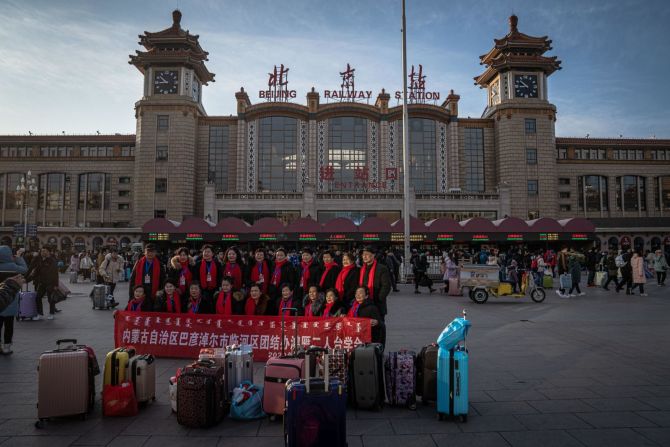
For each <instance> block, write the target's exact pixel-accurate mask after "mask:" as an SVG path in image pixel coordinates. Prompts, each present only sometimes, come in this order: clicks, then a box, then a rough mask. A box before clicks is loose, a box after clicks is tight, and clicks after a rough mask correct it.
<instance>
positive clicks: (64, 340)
mask: <svg viewBox="0 0 670 447" xmlns="http://www.w3.org/2000/svg"><path fill="white" fill-rule="evenodd" d="M63 343H70V344H71V345H76V344H77V339H76V338H61V339H60V340H56V346H60V345H62V344H63Z"/></svg>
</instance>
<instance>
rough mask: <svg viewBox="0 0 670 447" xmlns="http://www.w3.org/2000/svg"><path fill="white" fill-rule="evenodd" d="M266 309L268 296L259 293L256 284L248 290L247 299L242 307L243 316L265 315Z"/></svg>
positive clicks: (259, 290)
mask: <svg viewBox="0 0 670 447" xmlns="http://www.w3.org/2000/svg"><path fill="white" fill-rule="evenodd" d="M267 307H268V296H267V295H264V294H263V293H261V288H260V287H258V284H253V285H252V286H251V288H250V289H249V298H247V303H246V305H245V306H244V314H245V315H266V312H267Z"/></svg>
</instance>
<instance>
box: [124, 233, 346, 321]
mask: <svg viewBox="0 0 670 447" xmlns="http://www.w3.org/2000/svg"><path fill="white" fill-rule="evenodd" d="M301 257H302V261H301V263H300V265H299V266H298V267H297V268H296V267H294V265H293V264H292V263H291V262H290V261H289V259H288V258H287V256H286V250H285V249H283V248H279V249H277V250H275V253H274V257H273V258H271V257H270V256H268V254H267V253H266V252H265V250H264V249H260V248H259V249H257V250H256V251H255V252H254V253H253V257H252V258H251V259H249V260H248V261H247V262H245V261H244V259H243V258H242V255H241V254H240V251H239V250H238V249H237V248H236V247H231V248H229V249H228V250H226V252H225V254H224V256H223V262H220V261H219V259H217V258H216V257H215V256H214V250H213V248H212V247H211V246H210V245H204V246H203V247H202V249H201V254H200V256H199V257H198V258H197V259H195V258H193V257H191V256H190V254H189V251H188V249H187V248H179V249H177V250H176V252H175V255H174V256H173V257H172V258H171V259H170V261H169V262H168V265H167V268H166V269H164V271H165V274H164V280H163V281H162V285H161V287H160V289H159V290H156V289H157V288H158V287H157V284H156V285H154V284H152V287H151V288H149V287H146V286H145V287H143V286H142V284H141V283H139V284H138V285H131V299H130V301H129V304H128V307H127V309H128V310H143V311H150V310H153V311H156V312H173V313H193V314H219V315H281V312H282V311H283V309H286V308H292V309H297V310H298V315H305V316H310V317H324V318H328V317H334V316H340V315H347V313H349V312H350V309H351V308H352V305H355V295H356V289H357V287H358V286H359V269H358V267H356V264H355V258H354V256H353V255H352V254H351V253H344V255H343V256H342V258H341V261H340V262H339V263H338V262H336V260H335V257H334V255H333V253H332V252H330V251H326V252H323V254H322V257H321V259H320V260H319V259H316V258H315V256H314V252H313V251H312V250H311V249H309V248H306V249H304V250H303V251H302V253H301ZM154 259H156V261H155V262H157V258H154ZM138 264H139V262H138ZM152 268H153V266H152ZM156 268H158V267H156ZM161 268H162V267H161ZM160 271H163V270H160ZM149 273H150V272H149ZM138 274H139V272H138ZM154 282H157V281H154ZM147 284H148V283H147ZM149 293H151V294H152V295H154V296H152V297H147V295H148V294H149Z"/></svg>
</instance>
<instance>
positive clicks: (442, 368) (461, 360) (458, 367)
mask: <svg viewBox="0 0 670 447" xmlns="http://www.w3.org/2000/svg"><path fill="white" fill-rule="evenodd" d="M437 415H438V419H440V420H442V419H444V418H445V417H449V418H455V417H460V419H461V421H463V422H467V420H468V352H467V351H466V350H465V348H464V347H463V346H456V347H454V348H452V349H444V348H440V350H439V351H438V353H437Z"/></svg>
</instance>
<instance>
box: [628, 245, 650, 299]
mask: <svg viewBox="0 0 670 447" xmlns="http://www.w3.org/2000/svg"><path fill="white" fill-rule="evenodd" d="M630 267H631V273H632V275H631V278H632V281H633V287H631V288H630V294H631V295H634V293H633V290H635V288H636V287H637V288H639V289H640V296H647V294H646V293H644V283H645V282H647V278H646V276H645V275H644V258H643V257H642V250H638V251H635V252H633V256H632V258H631V260H630Z"/></svg>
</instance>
